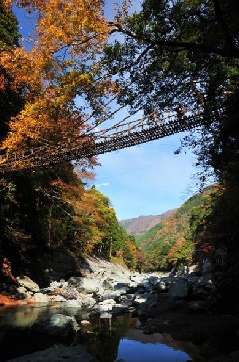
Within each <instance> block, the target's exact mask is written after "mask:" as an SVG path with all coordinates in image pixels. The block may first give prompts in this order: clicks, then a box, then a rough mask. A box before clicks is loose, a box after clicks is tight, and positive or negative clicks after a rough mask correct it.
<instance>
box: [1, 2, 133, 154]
mask: <svg viewBox="0 0 239 362" xmlns="http://www.w3.org/2000/svg"><path fill="white" fill-rule="evenodd" d="M4 3H5V6H6V8H7V9H9V11H11V5H13V4H14V5H16V6H18V7H22V8H24V9H25V10H26V12H28V13H32V14H34V17H33V18H34V21H33V23H32V24H31V25H32V27H33V28H34V37H33V39H31V44H32V47H31V49H30V50H29V49H27V50H26V49H25V48H24V46H21V47H16V46H13V47H11V49H6V50H3V51H2V52H1V59H0V65H1V66H2V67H4V68H5V69H6V71H7V72H8V73H9V74H10V75H11V77H12V79H13V80H14V82H13V85H12V87H15V90H17V89H18V88H19V87H20V86H21V88H22V87H24V89H25V91H24V97H25V101H26V104H25V107H24V109H23V110H22V111H21V112H20V113H19V114H18V115H17V116H16V117H14V118H12V121H11V123H10V132H9V134H8V137H7V138H6V139H5V141H4V142H3V144H2V149H4V150H6V151H7V152H8V153H9V152H10V153H11V152H15V153H16V152H17V153H18V152H22V151H23V150H25V149H26V148H27V147H30V146H31V147H32V146H34V145H38V146H40V145H42V144H46V143H47V142H51V143H54V142H56V143H59V142H61V141H62V139H65V138H66V137H65V134H66V133H67V139H68V140H69V139H71V142H72V143H73V144H74V142H80V138H79V136H80V135H83V134H84V133H85V132H86V130H87V129H88V128H89V127H90V126H92V123H94V122H96V123H100V122H101V121H102V120H103V119H105V115H106V114H107V111H108V110H107V108H106V107H105V102H107V101H106V100H107V98H108V97H111V96H113V95H114V94H115V92H117V87H116V85H115V83H114V82H113V81H112V79H111V77H110V76H108V75H107V74H106V73H103V72H102V70H101V65H100V62H99V61H100V57H101V54H102V52H103V49H104V46H105V44H106V43H107V41H108V39H109V36H110V34H111V27H110V26H109V22H108V20H107V19H106V18H105V16H104V1H101V0H98V1H97V0H94V1H90V0H72V1H64V0H49V1H45V0H42V1H40V0H39V1H38V0H36V1H5V2H4ZM127 3H128V1H124V2H123V5H122V7H121V8H118V9H116V12H115V18H116V19H117V22H118V23H119V22H120V21H122V17H124V16H125V15H126V14H127V11H126V8H127Z"/></svg>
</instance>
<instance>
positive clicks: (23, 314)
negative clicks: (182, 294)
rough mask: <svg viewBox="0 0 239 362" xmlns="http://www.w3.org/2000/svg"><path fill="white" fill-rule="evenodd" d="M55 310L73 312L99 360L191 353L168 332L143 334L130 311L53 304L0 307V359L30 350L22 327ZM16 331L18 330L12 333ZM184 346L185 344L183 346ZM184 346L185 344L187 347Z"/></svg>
mask: <svg viewBox="0 0 239 362" xmlns="http://www.w3.org/2000/svg"><path fill="white" fill-rule="evenodd" d="M54 313H63V314H66V315H70V316H74V317H75V318H76V320H77V322H78V323H81V322H82V321H83V320H89V321H90V324H86V325H84V324H82V331H81V336H80V339H79V340H78V342H77V343H81V344H84V345H85V346H86V347H87V349H88V350H89V352H90V353H91V354H92V355H94V356H95V357H96V358H97V359H98V360H99V362H115V361H117V362H186V361H192V360H193V359H192V356H190V355H189V354H188V352H186V351H185V346H183V345H182V344H181V343H180V342H178V341H175V340H173V339H172V338H171V337H170V335H167V334H159V333H155V334H152V335H145V334H144V333H143V332H142V331H141V329H140V328H139V325H140V321H139V320H138V318H135V317H133V316H132V315H131V314H124V315H117V316H116V315H111V314H108V313H105V314H103V315H89V314H88V312H87V311H84V310H82V309H78V308H63V307H62V306H61V305H57V304H56V305H54V306H42V305H34V306H17V307H16V306H14V307H7V308H6V307H2V308H0V361H1V362H3V361H7V360H8V359H11V358H15V357H18V356H20V355H23V354H27V353H30V352H33V350H32V348H33V347H32V346H29V342H28V340H27V339H24V328H27V327H28V326H29V325H31V324H33V323H36V322H38V321H40V320H42V319H44V318H46V317H48V316H50V315H52V314H54ZM16 331H18V333H15V332H16ZM186 347H187V346H186ZM186 349H187V348H186Z"/></svg>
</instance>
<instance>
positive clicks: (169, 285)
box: [154, 276, 189, 298]
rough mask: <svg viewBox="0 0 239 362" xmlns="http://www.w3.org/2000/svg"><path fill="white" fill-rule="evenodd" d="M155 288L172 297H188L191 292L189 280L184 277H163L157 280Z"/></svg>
mask: <svg viewBox="0 0 239 362" xmlns="http://www.w3.org/2000/svg"><path fill="white" fill-rule="evenodd" d="M154 289H155V290H157V291H160V292H162V293H167V294H168V295H169V296H170V297H172V298H186V297H187V296H188V292H189V287H188V281H187V279H186V278H182V277H170V276H169V277H162V278H160V279H159V280H157V281H156V282H155V284H154Z"/></svg>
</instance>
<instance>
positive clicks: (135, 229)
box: [119, 209, 177, 237]
mask: <svg viewBox="0 0 239 362" xmlns="http://www.w3.org/2000/svg"><path fill="white" fill-rule="evenodd" d="M176 210H177V209H172V210H168V211H166V212H164V213H162V214H159V215H141V216H138V217H136V218H131V219H124V220H121V221H119V224H120V225H121V226H122V227H123V228H124V229H125V230H126V232H127V233H128V234H133V235H134V236H135V237H140V236H141V235H143V234H144V233H145V232H146V231H148V230H150V229H152V228H153V227H154V226H155V225H157V224H159V223H160V222H161V221H162V220H164V219H166V218H167V217H169V216H170V215H171V214H172V213H173V212H175V211H176Z"/></svg>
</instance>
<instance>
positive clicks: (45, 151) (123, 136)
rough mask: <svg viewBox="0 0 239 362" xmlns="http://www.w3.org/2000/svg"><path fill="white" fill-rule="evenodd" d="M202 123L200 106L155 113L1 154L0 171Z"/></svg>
mask: <svg viewBox="0 0 239 362" xmlns="http://www.w3.org/2000/svg"><path fill="white" fill-rule="evenodd" d="M221 112H223V110H217V111H215V112H214V111H211V112H210V119H211V121H213V120H215V119H217V117H218V116H219V115H220V114H221ZM204 123H205V112H204V110H202V109H201V110H200V109H198V110H196V111H195V112H193V113H192V112H187V111H185V112H184V114H181V115H180V116H179V115H178V114H177V113H176V112H171V111H170V112H168V113H164V114H163V116H162V117H159V116H158V115H157V114H156V113H155V114H151V115H150V116H148V117H143V118H140V119H137V120H133V121H130V122H120V123H118V124H116V125H114V126H112V127H109V128H105V129H103V130H100V131H96V130H94V131H93V130H91V131H88V132H85V133H84V134H82V135H80V136H79V137H78V139H76V140H73V141H72V140H71V139H69V140H66V141H64V142H61V143H60V144H54V145H51V144H46V145H44V146H40V147H36V148H34V149H30V150H27V151H25V152H21V153H9V154H6V155H3V156H0V157H1V158H0V173H5V172H11V171H17V170H22V169H26V168H34V167H43V166H49V165H51V164H56V163H60V162H62V161H73V160H79V159H81V158H85V157H91V156H97V155H100V154H104V153H108V152H113V151H117V150H120V149H123V148H127V147H132V146H136V145H140V144H143V143H147V142H150V141H153V140H157V139H160V138H164V137H167V136H170V135H173V134H176V133H180V132H184V131H189V130H192V129H195V128H196V127H200V126H201V125H202V124H204Z"/></svg>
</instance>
